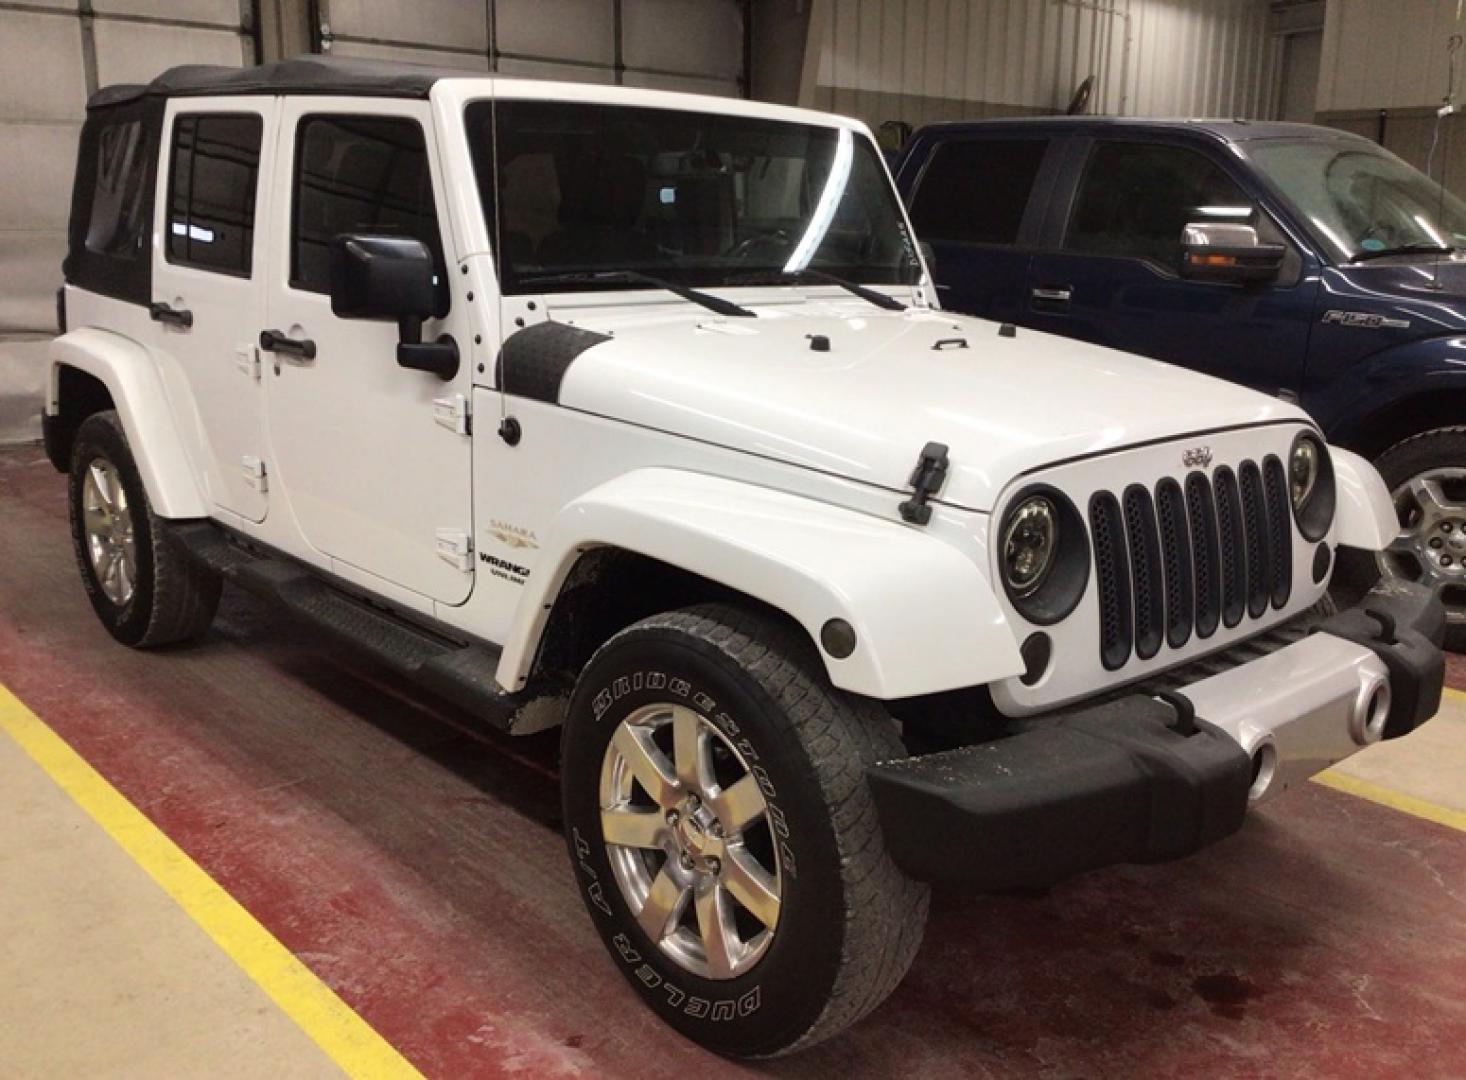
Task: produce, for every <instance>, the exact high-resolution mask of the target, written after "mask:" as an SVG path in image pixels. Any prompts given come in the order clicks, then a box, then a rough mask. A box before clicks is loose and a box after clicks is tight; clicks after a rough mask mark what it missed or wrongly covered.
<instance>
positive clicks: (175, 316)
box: [148, 300, 193, 330]
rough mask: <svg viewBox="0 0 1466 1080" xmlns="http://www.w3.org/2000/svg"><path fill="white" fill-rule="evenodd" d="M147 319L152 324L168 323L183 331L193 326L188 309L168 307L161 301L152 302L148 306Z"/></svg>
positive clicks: (191, 315)
mask: <svg viewBox="0 0 1466 1080" xmlns="http://www.w3.org/2000/svg"><path fill="white" fill-rule="evenodd" d="M148 317H149V318H150V319H152V320H153V322H162V323H168V324H169V325H170V326H177V327H179V328H180V329H183V330H187V329H188V328H189V327H190V326H192V325H193V312H191V311H189V310H188V308H176V307H170V306H169V305H168V304H165V303H164V302H163V301H161V300H154V301H153V302H152V303H151V304H149V305H148Z"/></svg>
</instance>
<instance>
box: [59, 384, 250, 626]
mask: <svg viewBox="0 0 1466 1080" xmlns="http://www.w3.org/2000/svg"><path fill="white" fill-rule="evenodd" d="M98 458H102V459H104V460H105V461H106V462H108V463H110V464H111V466H112V467H113V468H114V469H115V470H116V472H117V475H118V477H119V479H120V480H121V482H122V488H123V490H124V491H125V492H126V494H127V504H128V508H129V511H130V513H131V517H132V525H133V543H134V552H135V561H136V567H137V580H136V583H135V585H134V588H133V591H132V596H131V597H130V599H129V600H128V601H127V603H126V604H122V605H119V604H117V603H114V602H113V600H112V599H111V598H110V597H108V596H107V594H106V592H105V591H104V590H103V589H102V586H101V583H100V582H99V581H98V579H97V575H96V572H95V570H94V569H93V567H92V562H91V559H90V557H89V556H88V553H87V538H86V533H85V527H84V524H83V505H82V499H83V484H84V481H85V477H86V473H87V469H88V468H89V467H90V465H91V463H92V462H93V461H95V460H96V459H98ZM68 495H69V498H68V503H69V504H70V511H71V539H72V546H73V548H74V550H75V554H76V564H77V568H78V569H79V570H80V571H81V580H82V584H83V585H84V586H85V588H86V591H87V597H88V598H89V599H90V600H91V602H92V608H93V609H94V610H95V611H96V613H97V618H99V619H100V620H101V621H102V625H103V626H105V627H106V628H107V632H108V633H109V634H111V635H112V636H113V637H114V638H116V639H117V640H118V641H120V642H122V643H123V644H124V645H130V646H133V647H134V648H151V647H154V646H158V645H169V644H172V643H174V642H179V641H186V640H189V639H191V638H195V637H198V636H199V635H200V634H202V633H203V632H204V631H205V630H207V629H208V627H209V623H210V622H211V621H213V618H214V612H215V610H216V609H217V608H218V606H219V593H220V590H221V588H222V584H223V583H222V582H221V580H220V579H219V577H218V576H217V575H216V574H211V573H209V572H208V571H207V570H205V569H204V568H203V567H201V566H199V565H198V564H196V563H195V562H193V561H192V560H190V559H189V558H188V557H187V556H186V555H185V554H184V553H183V552H182V551H180V550H178V549H177V548H176V547H175V546H174V545H173V544H171V543H169V542H168V535H167V534H168V522H167V521H166V520H164V519H163V518H160V517H158V516H157V515H156V514H154V513H153V507H152V504H151V503H150V502H149V501H148V495H147V491H146V490H145V489H144V487H143V483H142V478H141V476H139V474H138V471H137V464H136V462H134V461H133V457H132V451H131V450H130V449H129V448H128V445H127V436H126V434H125V433H124V432H123V430H122V422H121V420H119V419H118V416H117V413H116V412H115V411H113V410H111V409H108V410H106V411H104V412H99V413H94V414H93V415H92V416H89V417H87V419H86V420H85V421H84V422H83V423H82V425H81V427H80V428H79V429H78V430H77V433H76V441H75V443H74V444H73V446H72V451H71V469H70V473H69V493H68Z"/></svg>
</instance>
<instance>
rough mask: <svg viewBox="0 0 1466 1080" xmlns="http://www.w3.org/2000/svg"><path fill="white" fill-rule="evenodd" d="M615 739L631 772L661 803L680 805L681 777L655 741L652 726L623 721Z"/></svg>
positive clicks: (661, 805)
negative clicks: (678, 777) (678, 778)
mask: <svg viewBox="0 0 1466 1080" xmlns="http://www.w3.org/2000/svg"><path fill="white" fill-rule="evenodd" d="M612 742H613V743H614V745H615V747H616V749H617V750H619V751H620V752H621V756H622V757H623V758H625V759H626V764H627V766H628V767H629V768H630V769H631V774H632V775H633V776H635V777H636V779H637V781H638V782H640V784H641V786H642V787H643V788H644V789H645V790H646V793H647V794H648V795H650V796H651V797H652V800H653V801H654V802H655V803H656V804H657V805H658V806H660V807H662V808H663V809H664V810H667V809H671V808H672V807H673V806H676V805H677V799H678V797H679V796H680V795H681V790H680V788H679V786H678V783H677V777H676V776H675V775H674V774H673V771H672V769H671V763H670V762H669V761H667V757H666V755H665V754H663V753H662V752H661V751H660V750H658V749H657V745H656V743H654V742H652V734H651V731H650V729H647V728H640V727H632V726H631V725H630V724H622V725H621V726H620V727H618V728H617V729H616V736H615V738H614V739H613V740H612Z"/></svg>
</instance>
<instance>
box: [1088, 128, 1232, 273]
mask: <svg viewBox="0 0 1466 1080" xmlns="http://www.w3.org/2000/svg"><path fill="white" fill-rule="evenodd" d="M1253 209H1254V208H1253V205H1252V201H1251V200H1250V199H1249V198H1248V197H1247V195H1246V194H1245V193H1244V192H1243V191H1242V189H1241V188H1240V187H1238V186H1237V184H1236V183H1235V182H1234V181H1233V180H1232V178H1231V177H1229V176H1228V175H1227V174H1226V173H1224V172H1222V170H1221V169H1220V168H1218V167H1217V166H1216V165H1215V164H1213V163H1212V162H1211V161H1210V160H1209V159H1208V158H1207V157H1206V156H1205V155H1204V154H1200V153H1198V152H1197V151H1195V150H1188V149H1187V148H1186V147H1184V146H1171V145H1168V144H1165V143H1138V142H1101V143H1099V144H1097V145H1096V146H1095V148H1094V150H1093V151H1092V152H1091V154H1090V156H1089V162H1088V163H1087V164H1086V165H1085V168H1084V178H1083V179H1082V180H1081V181H1080V184H1079V192H1078V195H1077V196H1076V197H1075V200H1074V211H1073V213H1072V215H1071V216H1070V218H1069V230H1068V234H1067V235H1066V236H1065V238H1064V247H1065V248H1067V249H1068V250H1070V251H1080V252H1087V253H1089V254H1095V255H1128V256H1131V257H1133V258H1138V259H1150V260H1154V261H1155V262H1158V263H1161V264H1162V265H1165V266H1171V267H1173V266H1177V265H1179V263H1180V260H1181V230H1182V229H1183V228H1185V226H1186V225H1187V224H1188V223H1190V222H1192V221H1198V220H1200V221H1234V222H1239V223H1250V222H1251V221H1252V219H1253Z"/></svg>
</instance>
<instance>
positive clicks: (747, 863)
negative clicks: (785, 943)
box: [600, 704, 782, 979]
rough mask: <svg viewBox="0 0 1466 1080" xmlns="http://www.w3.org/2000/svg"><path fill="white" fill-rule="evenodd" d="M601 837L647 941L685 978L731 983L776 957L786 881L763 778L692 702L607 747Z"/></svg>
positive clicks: (633, 722)
mask: <svg viewBox="0 0 1466 1080" xmlns="http://www.w3.org/2000/svg"><path fill="white" fill-rule="evenodd" d="M600 806H601V835H602V838H603V840H604V841H605V844H606V853H607V855H608V857H609V861H610V864H611V869H612V873H613V875H614V877H615V878H616V884H617V885H618V887H619V888H620V890H621V895H622V898H623V899H624V900H625V901H626V904H627V906H628V907H629V908H630V910H631V912H632V915H633V916H634V917H635V918H636V921H637V923H638V924H639V925H640V926H641V928H642V930H643V931H644V932H645V933H646V935H647V937H648V938H650V939H651V940H652V941H653V942H655V943H656V944H657V947H658V948H659V949H661V951H662V952H663V953H665V954H666V955H667V956H668V957H670V958H671V959H672V960H674V961H675V962H676V963H677V964H678V965H680V966H681V967H682V968H683V969H685V970H687V971H689V972H691V973H693V974H695V975H698V976H701V977H702V978H706V979H731V978H736V977H737V976H739V975H742V974H744V973H745V972H747V971H748V970H749V969H751V968H752V967H753V966H754V965H755V964H756V963H758V961H759V959H760V958H761V957H762V956H763V955H764V953H765V952H766V951H767V950H768V947H769V943H770V942H771V941H772V940H773V935H774V930H775V927H776V926H777V925H778V921H779V908H780V903H781V897H782V892H781V882H780V875H779V856H778V849H777V845H776V843H775V842H774V837H773V835H772V833H771V831H770V825H771V822H770V820H769V807H768V803H767V802H766V801H765V799H764V794H763V791H762V789H761V787H760V785H759V780H758V777H757V775H755V772H754V770H753V769H751V768H750V767H749V765H748V763H747V761H746V760H745V759H744V757H743V756H742V755H741V754H740V753H739V752H738V750H737V749H736V748H735V747H734V746H733V744H732V743H730V742H729V741H728V739H727V738H726V737H725V736H724V735H723V733H722V732H721V731H719V730H718V729H717V728H716V727H715V726H714V725H713V724H712V723H711V722H709V721H708V720H706V719H705V718H703V717H702V716H701V715H699V714H698V713H697V712H695V711H693V710H692V709H689V708H687V707H685V706H682V705H674V704H654V705H648V706H645V707H643V708H640V709H638V710H636V711H635V712H633V713H632V714H630V715H629V716H627V717H626V718H625V719H624V720H623V721H622V722H621V723H620V725H619V726H618V727H617V729H616V732H615V734H614V735H613V736H612V738H611V741H610V744H609V745H608V746H607V747H606V752H605V757H604V760H603V763H602V767H601V783H600Z"/></svg>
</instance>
